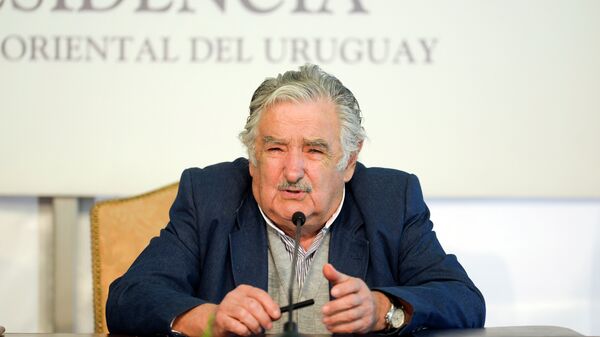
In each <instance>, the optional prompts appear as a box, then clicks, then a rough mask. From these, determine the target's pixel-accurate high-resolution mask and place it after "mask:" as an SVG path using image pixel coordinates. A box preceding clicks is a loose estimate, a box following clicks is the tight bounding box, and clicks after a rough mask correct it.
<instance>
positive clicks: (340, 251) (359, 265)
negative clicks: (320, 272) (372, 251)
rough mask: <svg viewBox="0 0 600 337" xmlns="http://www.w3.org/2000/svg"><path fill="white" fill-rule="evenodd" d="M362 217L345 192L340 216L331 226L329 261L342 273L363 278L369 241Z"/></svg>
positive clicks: (365, 270) (367, 262)
mask: <svg viewBox="0 0 600 337" xmlns="http://www.w3.org/2000/svg"><path fill="white" fill-rule="evenodd" d="M362 225H363V219H362V217H361V215H360V212H359V211H358V209H357V208H356V205H355V203H354V200H353V199H352V195H351V194H350V193H347V194H346V199H345V200H344V205H343V207H342V211H341V213H340V216H338V218H337V219H336V220H335V222H334V224H333V225H332V227H331V241H330V243H329V262H330V263H331V264H332V265H333V266H334V267H335V268H336V269H337V270H339V271H341V272H342V273H344V274H347V275H350V276H354V277H358V278H360V279H363V280H365V277H366V275H367V266H368V264H369V241H368V240H367V239H366V235H365V232H364V228H363V226H362Z"/></svg>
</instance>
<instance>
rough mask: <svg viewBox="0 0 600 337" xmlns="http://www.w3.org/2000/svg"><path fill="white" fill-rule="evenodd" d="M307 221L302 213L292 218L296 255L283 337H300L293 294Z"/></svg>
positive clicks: (291, 275) (297, 213)
mask: <svg viewBox="0 0 600 337" xmlns="http://www.w3.org/2000/svg"><path fill="white" fill-rule="evenodd" d="M305 221H306V216H305V215H304V213H302V212H296V213H294V215H293V216H292V222H293V223H294V224H295V225H296V238H295V239H294V255H293V258H292V273H291V274H290V284H289V289H288V303H289V306H290V310H289V311H288V321H287V322H286V323H285V324H284V325H283V334H282V335H281V337H298V336H300V334H299V333H298V325H297V324H296V322H294V320H293V318H292V313H293V311H294V305H293V304H292V303H293V294H294V281H295V280H296V263H297V262H298V248H299V246H300V232H301V231H302V228H301V227H302V226H303V225H304V222H305Z"/></svg>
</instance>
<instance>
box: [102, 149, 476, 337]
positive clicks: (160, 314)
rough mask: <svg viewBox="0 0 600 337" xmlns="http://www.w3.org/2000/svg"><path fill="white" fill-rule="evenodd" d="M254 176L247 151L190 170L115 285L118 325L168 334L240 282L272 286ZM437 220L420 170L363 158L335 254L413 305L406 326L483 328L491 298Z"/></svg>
mask: <svg viewBox="0 0 600 337" xmlns="http://www.w3.org/2000/svg"><path fill="white" fill-rule="evenodd" d="M251 184H252V180H251V177H250V175H249V172H248V161H247V160H246V159H243V158H239V159H237V160H235V161H233V162H230V163H221V164H217V165H213V166H209V167H206V168H204V169H199V168H192V169H187V170H185V171H184V172H183V174H182V176H181V181H180V186H179V192H178V194H177V198H176V200H175V202H174V203H173V206H172V207H171V210H170V221H169V223H168V224H167V226H166V228H165V229H163V230H162V231H161V233H160V236H159V237H156V238H153V239H152V240H151V241H150V244H149V245H148V247H146V249H145V250H144V251H143V252H142V253H141V254H140V256H139V257H138V258H137V259H136V260H135V262H134V263H133V265H132V266H131V267H130V268H129V270H128V271H127V272H126V273H125V274H124V275H123V276H122V277H120V278H118V279H117V280H115V281H114V282H113V283H112V284H111V286H110V290H109V296H108V301H107V305H106V316H107V323H108V328H109V330H110V332H111V333H120V334H138V335H141V334H157V333H159V334H161V333H164V334H168V333H169V332H170V326H169V325H170V323H171V321H172V320H173V319H174V318H175V317H177V316H178V315H180V314H182V313H183V312H185V311H187V310H189V309H191V308H193V307H195V306H197V305H200V304H203V303H206V302H211V303H219V302H220V301H221V300H222V299H223V297H225V295H226V294H227V293H228V292H229V291H231V290H233V289H234V288H235V287H236V286H238V285H240V284H249V285H252V286H255V287H259V288H262V289H264V290H265V291H266V290H267V276H268V271H267V268H268V260H267V252H268V247H267V234H266V228H265V222H264V219H263V218H262V216H261V214H260V212H259V210H258V206H257V204H256V201H255V200H254V197H253V195H252V192H251ZM432 227H433V224H432V223H431V221H430V220H429V210H428V209H427V206H426V205H425V202H424V201H423V196H422V192H421V189H420V186H419V182H418V180H417V178H416V176H414V175H410V174H407V173H404V172H401V171H397V170H392V169H383V168H365V167H364V166H363V165H362V164H360V163H358V164H357V167H356V171H355V173H354V176H353V177H352V179H351V180H350V181H349V182H348V183H347V184H346V198H345V201H344V205H343V207H342V212H341V213H340V216H338V218H337V220H336V222H335V223H334V224H333V226H332V227H331V241H330V247H329V262H330V263H332V264H333V265H334V266H335V267H336V268H337V269H338V270H340V271H341V272H343V273H345V274H348V275H352V276H355V277H359V278H361V279H363V280H364V281H365V282H366V283H367V285H368V286H369V287H370V288H371V289H377V290H380V291H382V292H385V293H386V294H388V295H389V296H392V297H395V298H400V299H402V300H404V301H406V302H408V303H410V304H411V305H412V306H413V309H414V316H413V318H412V321H411V322H410V324H409V325H408V326H407V327H406V328H405V329H403V332H410V331H414V330H419V329H422V328H467V327H482V326H483V324H484V321H485V303H484V300H483V296H482V295H481V293H480V292H479V290H478V289H477V288H476V287H475V285H474V284H473V282H471V280H470V279H469V277H468V276H467V274H466V272H465V271H464V269H463V268H462V267H461V265H460V264H459V263H458V261H457V260H456V257H455V256H453V255H448V254H446V253H445V252H444V250H443V249H442V247H441V246H440V244H439V242H438V240H437V238H436V235H435V232H433V231H432Z"/></svg>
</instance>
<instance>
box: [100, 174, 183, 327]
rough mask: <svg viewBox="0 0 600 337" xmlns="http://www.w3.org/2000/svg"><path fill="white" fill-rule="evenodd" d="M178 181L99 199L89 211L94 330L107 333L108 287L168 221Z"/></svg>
mask: <svg viewBox="0 0 600 337" xmlns="http://www.w3.org/2000/svg"><path fill="white" fill-rule="evenodd" d="M178 185H179V184H178V183H174V184H171V185H168V186H165V187H163V188H160V189H158V190H154V191H151V192H148V193H145V194H142V195H138V196H134V197H131V198H124V199H113V200H106V201H101V202H98V203H96V204H95V205H94V207H93V208H92V210H91V212H90V216H91V232H92V273H93V286H94V290H93V293H94V331H95V333H102V334H105V333H107V332H108V329H107V327H106V315H105V305H106V299H107V298H108V287H109V285H110V284H111V282H112V281H113V280H115V279H116V278H117V277H119V276H121V275H123V273H125V272H126V271H127V269H128V268H129V266H131V264H132V263H133V261H134V260H135V258H136V257H137V256H138V255H139V254H140V253H141V252H142V250H143V249H144V248H145V247H146V246H147V245H148V242H149V241H150V239H151V238H153V237H155V236H157V235H158V234H159V232H160V230H161V229H162V228H164V227H165V225H166V224H167V222H168V221H169V209H170V207H171V205H172V204H173V201H174V200H175V196H176V195H177V188H178Z"/></svg>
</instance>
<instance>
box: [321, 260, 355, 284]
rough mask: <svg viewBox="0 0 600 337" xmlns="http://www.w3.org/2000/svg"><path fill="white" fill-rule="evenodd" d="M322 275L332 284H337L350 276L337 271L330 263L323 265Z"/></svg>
mask: <svg viewBox="0 0 600 337" xmlns="http://www.w3.org/2000/svg"><path fill="white" fill-rule="evenodd" d="M323 275H324V276H325V278H326V279H327V280H328V281H329V282H331V283H332V284H338V283H340V282H344V281H346V280H348V279H349V278H350V276H348V275H346V274H344V273H341V272H339V271H337V270H336V269H335V268H334V267H333V265H332V264H331V263H327V264H326V265H324V266H323Z"/></svg>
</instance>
